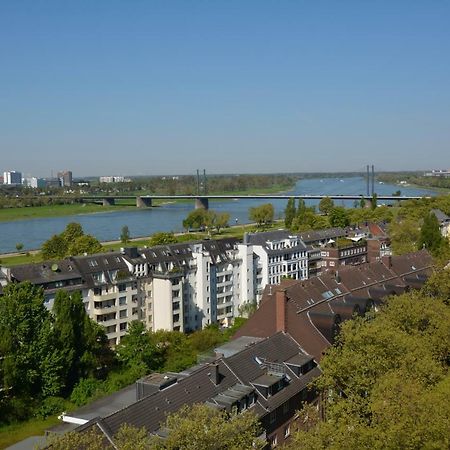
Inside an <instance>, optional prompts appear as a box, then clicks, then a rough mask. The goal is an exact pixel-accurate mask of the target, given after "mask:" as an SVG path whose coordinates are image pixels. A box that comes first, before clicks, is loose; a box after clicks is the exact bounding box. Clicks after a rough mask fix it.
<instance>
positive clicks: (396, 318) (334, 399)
mask: <svg viewBox="0 0 450 450" xmlns="http://www.w3.org/2000/svg"><path fill="white" fill-rule="evenodd" d="M442 277H444V278H446V279H447V281H446V282H443V283H440V284H438V283H437V281H436V280H434V281H433V286H432V287H431V288H430V287H428V286H427V287H425V288H424V290H423V291H422V292H411V293H407V294H404V295H401V296H398V297H392V298H389V300H388V302H387V304H386V306H385V307H383V308H382V309H381V311H379V312H376V313H372V314H370V315H369V317H366V318H357V319H355V320H352V321H347V322H345V323H344V324H343V325H342V329H341V333H340V335H339V339H338V343H337V344H336V345H335V346H334V347H332V348H330V349H329V350H328V351H327V353H326V355H325V357H324V358H323V360H322V361H321V367H322V370H323V375H322V376H321V377H320V378H319V379H318V380H317V381H316V383H315V384H316V386H317V388H318V389H320V390H322V391H323V393H324V396H325V398H326V399H327V400H326V402H325V405H324V406H325V413H326V414H325V415H326V420H325V421H323V422H318V421H317V422H316V423H315V424H312V426H311V427H310V429H309V430H307V431H300V432H298V433H297V434H296V435H295V436H294V439H293V443H292V445H291V447H290V448H292V449H294V448H295V449H312V450H314V449H322V448H330V449H341V448H346V449H350V450H351V449H361V448H373V449H385V448H387V449H397V448H411V449H413V448H417V449H419V448H436V449H437V448H448V447H449V445H450V435H449V433H448V430H449V429H450V426H449V425H450V422H449V420H450V403H449V402H448V397H449V395H450V375H449V362H450V308H449V307H448V304H446V303H445V300H446V299H443V298H441V297H440V294H441V293H443V292H444V293H446V292H447V289H448V285H449V281H448V280H449V279H450V272H449V271H446V272H441V278H442ZM441 286H442V287H441ZM430 292H433V293H434V294H435V295H434V296H433V297H430V296H429V293H430Z"/></svg>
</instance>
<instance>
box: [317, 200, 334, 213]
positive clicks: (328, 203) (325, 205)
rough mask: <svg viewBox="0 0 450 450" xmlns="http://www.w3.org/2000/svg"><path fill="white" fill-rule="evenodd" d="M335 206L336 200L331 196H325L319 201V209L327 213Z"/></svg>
mask: <svg viewBox="0 0 450 450" xmlns="http://www.w3.org/2000/svg"><path fill="white" fill-rule="evenodd" d="M333 208H334V202H333V200H332V199H331V198H330V197H323V198H322V200H320V202H319V211H320V212H321V213H323V214H325V215H328V214H329V213H330V212H331V210H332V209H333Z"/></svg>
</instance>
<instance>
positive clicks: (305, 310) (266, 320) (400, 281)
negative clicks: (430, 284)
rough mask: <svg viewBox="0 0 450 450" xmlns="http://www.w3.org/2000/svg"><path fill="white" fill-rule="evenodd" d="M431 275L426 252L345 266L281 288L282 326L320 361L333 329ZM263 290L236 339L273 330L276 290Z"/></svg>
mask: <svg viewBox="0 0 450 450" xmlns="http://www.w3.org/2000/svg"><path fill="white" fill-rule="evenodd" d="M431 271H432V258H431V256H430V255H429V253H428V252H426V251H424V250H421V251H419V252H416V253H413V254H408V255H402V256H393V257H391V258H389V260H386V263H383V262H380V261H377V262H372V263H367V264H362V265H359V266H343V267H340V268H339V271H338V273H337V274H336V275H335V276H333V275H329V274H324V275H320V276H318V277H314V278H310V279H309V280H306V281H297V282H296V283H289V284H287V283H286V284H284V285H283V289H284V291H285V292H286V294H285V295H286V297H285V308H284V309H285V323H284V325H285V327H284V329H285V330H286V332H287V333H289V334H290V335H291V336H292V337H293V338H294V339H295V340H296V341H297V343H298V344H299V345H300V346H301V348H303V349H304V350H305V352H307V353H309V354H311V355H313V356H314V357H315V358H316V359H317V360H320V358H321V357H322V354H323V352H324V351H325V350H326V349H327V348H328V347H329V346H330V345H331V344H332V342H333V339H334V336H335V334H334V330H336V328H337V325H338V324H339V322H340V321H342V320H347V319H349V318H350V317H351V316H352V315H353V313H358V312H359V313H360V314H362V313H364V312H365V311H366V310H367V309H370V307H371V306H372V305H373V304H375V305H376V304H379V303H380V302H382V301H383V299H384V298H385V297H387V296H389V295H393V294H399V293H402V292H404V291H405V290H406V289H408V288H418V287H421V286H422V285H423V283H424V281H425V279H426V277H427V275H428V274H429V273H430V272H431ZM279 289H280V286H271V287H269V288H266V289H265V291H264V294H263V299H262V301H261V303H260V306H259V308H258V309H257V311H256V312H255V313H254V314H253V316H252V317H251V318H250V319H249V320H248V321H247V322H246V323H245V324H244V325H243V326H242V327H241V328H240V329H239V330H238V332H237V333H236V335H235V337H239V336H244V335H246V336H255V337H267V336H271V335H273V334H274V333H276V332H277V331H279V330H277V320H276V317H277V307H276V305H277V302H276V301H275V297H276V293H277V290H279Z"/></svg>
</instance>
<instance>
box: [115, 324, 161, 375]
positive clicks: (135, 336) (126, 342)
mask: <svg viewBox="0 0 450 450" xmlns="http://www.w3.org/2000/svg"><path fill="white" fill-rule="evenodd" d="M116 355H117V359H118V360H119V361H120V362H121V363H122V364H124V365H126V366H128V367H139V368H141V369H142V371H143V374H145V373H146V372H148V371H149V370H151V369H159V368H160V367H161V362H162V358H161V352H159V351H158V348H157V346H156V345H155V343H154V342H152V340H151V339H150V335H149V333H148V332H147V330H146V329H145V325H144V323H143V322H141V321H138V320H135V321H133V322H131V324H130V326H129V329H128V332H127V334H126V335H125V336H124V337H123V338H122V339H121V340H120V343H119V345H118V346H117V349H116Z"/></svg>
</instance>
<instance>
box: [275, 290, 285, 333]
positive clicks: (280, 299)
mask: <svg viewBox="0 0 450 450" xmlns="http://www.w3.org/2000/svg"><path fill="white" fill-rule="evenodd" d="M286 302H287V296H286V289H279V290H277V291H276V292H275V320H276V327H277V329H276V331H277V332H278V331H286Z"/></svg>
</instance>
